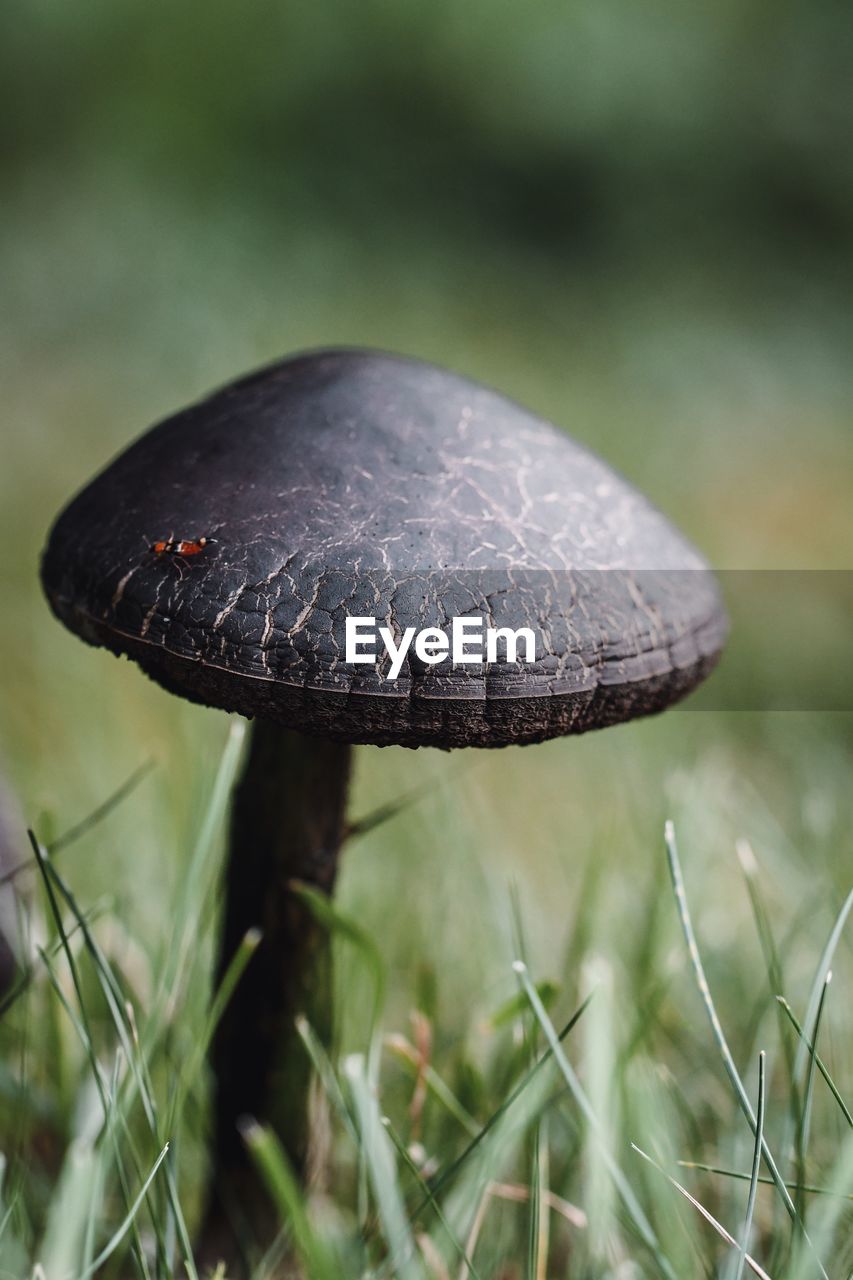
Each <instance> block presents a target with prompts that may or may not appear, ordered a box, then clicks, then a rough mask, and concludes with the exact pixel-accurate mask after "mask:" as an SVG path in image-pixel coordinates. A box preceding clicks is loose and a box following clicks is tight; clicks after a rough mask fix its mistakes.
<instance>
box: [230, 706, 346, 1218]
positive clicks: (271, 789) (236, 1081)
mask: <svg viewBox="0 0 853 1280" xmlns="http://www.w3.org/2000/svg"><path fill="white" fill-rule="evenodd" d="M350 755H351V748H350V747H349V746H348V745H345V744H342V743H337V742H330V741H328V740H327V739H325V738H313V737H308V736H306V735H304V734H301V733H297V732H294V731H292V730H289V729H283V728H280V727H279V726H278V725H275V724H271V723H269V722H267V721H263V720H257V721H255V723H254V725H253V727H252V732H251V740H250V746H249V752H248V756H247V759H246V763H245V767H244V771H243V775H242V778H241V779H240V782H239V784H238V787H237V790H236V792H235V796H234V803H233V808H232V813H231V831H230V845H229V851H228V865H227V868H226V872H225V882H224V888H225V908H224V920H223V926H222V940H221V944H220V956H219V970H218V979H219V980H221V978H222V977H223V975H224V974H225V972H226V970H227V968H228V965H229V964H230V962H231V960H232V959H233V957H234V954H235V952H236V950H237V948H238V947H239V946H240V944H241V942H242V940H243V939H244V937H245V935H246V932H247V931H248V930H249V929H254V928H257V929H260V931H261V933H262V938H261V942H260V944H259V946H258V949H257V951H256V952H255V954H254V955H253V957H252V959H251V960H250V962H249V964H248V967H247V969H246V971H245V973H244V974H243V976H242V978H241V980H240V984H239V986H238V988H237V991H236V992H235V995H234V997H233V998H232V999H231V1001H230V1002H229V1004H228V1007H227V1009H226V1011H225V1014H224V1016H223V1018H222V1020H221V1021H220V1023H219V1026H218V1028H217V1031H216V1035H215V1038H214V1042H213V1048H212V1055H211V1056H212V1066H213V1074H214V1080H215V1090H216V1095H215V1103H214V1127H215V1147H214V1165H213V1179H214V1182H213V1195H212V1202H211V1214H215V1215H216V1217H220V1214H222V1215H225V1216H227V1217H228V1218H229V1219H231V1221H232V1222H233V1223H234V1225H235V1227H238V1225H239V1224H238V1221H237V1220H238V1219H244V1224H243V1225H245V1226H247V1227H248V1228H249V1229H250V1231H251V1233H252V1234H254V1235H257V1234H258V1232H261V1233H262V1234H263V1235H266V1234H267V1224H268V1222H269V1220H270V1212H269V1205H268V1201H267V1197H266V1195H265V1193H264V1191H263V1190H262V1188H261V1186H260V1184H259V1181H258V1180H257V1178H256V1175H255V1173H254V1170H253V1168H252V1166H251V1163H250V1158H249V1157H248V1154H247V1152H246V1148H245V1145H244V1143H243V1140H242V1138H241V1136H240V1131H239V1127H238V1126H239V1122H240V1121H241V1120H242V1119H243V1118H244V1117H246V1116H251V1117H254V1118H255V1119H256V1120H258V1121H259V1122H260V1123H262V1124H267V1125H269V1126H270V1127H271V1128H272V1129H273V1130H274V1131H275V1133H276V1134H277V1135H278V1138H279V1139H280V1141H281V1143H282V1145H283V1146H284V1149H285V1151H286V1152H287V1155H288V1156H289V1158H290V1160H291V1162H292V1164H293V1166H294V1168H295V1170H296V1171H297V1173H299V1174H301V1173H304V1171H305V1167H306V1160H307V1156H308V1139H309V1132H308V1093H309V1085H310V1079H311V1066H310V1062H309V1060H308V1056H307V1054H306V1052H305V1048H304V1045H303V1044H302V1043H301V1042H300V1041H299V1039H298V1033H297V1031H296V1028H295V1019H296V1017H297V1016H298V1015H299V1014H304V1015H305V1017H306V1018H307V1019H308V1021H309V1022H310V1023H311V1025H312V1026H313V1028H314V1030H315V1032H316V1033H317V1035H318V1036H319V1037H320V1039H321V1040H322V1042H323V1043H324V1044H328V1043H329V1041H330V1039H331V1034H332V965H331V945H330V939H329V936H328V933H327V931H326V930H325V929H324V928H323V926H322V925H320V924H318V923H317V921H316V920H315V918H314V917H313V915H312V913H311V911H310V910H309V909H308V907H307V906H306V905H305V903H304V902H302V901H300V899H299V898H298V897H296V895H295V894H294V893H293V891H292V885H293V882H294V881H301V882H303V883H305V884H307V885H310V886H312V887H313V888H316V889H319V890H320V891H321V892H323V893H325V894H329V895H331V893H332V891H333V889H334V884H335V875H336V872H337V866H338V854H339V852H340V847H341V843H342V841H343V838H344V811H345V806H346V796H347V784H348V781H349V772H350ZM265 1206H266V1207H265ZM220 1222H221V1218H220ZM267 1243H268V1241H267Z"/></svg>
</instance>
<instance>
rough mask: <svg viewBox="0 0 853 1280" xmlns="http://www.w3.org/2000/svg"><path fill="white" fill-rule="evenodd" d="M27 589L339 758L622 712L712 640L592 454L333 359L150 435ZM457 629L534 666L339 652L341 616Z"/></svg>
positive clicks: (426, 369) (677, 569)
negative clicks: (529, 647) (461, 620)
mask: <svg viewBox="0 0 853 1280" xmlns="http://www.w3.org/2000/svg"><path fill="white" fill-rule="evenodd" d="M202 540H204V541H203V542H202ZM181 542H184V543H185V544H186V547H187V552H186V554H178V553H176V551H175V549H177V551H178V552H180V550H181V548H180V547H179V546H178V544H179V543H181ZM155 543H166V544H167V545H168V547H169V552H168V553H166V554H157V553H156V552H154V551H153V550H152V547H153V546H154V544H155ZM42 578H43V583H44V587H45V591H46V593H47V596H48V599H49V601H50V603H51V606H52V608H53V609H54V611H55V612H56V614H57V615H58V616H59V617H60V618H61V619H62V621H63V622H65V623H66V625H68V626H69V627H70V628H71V629H72V630H73V631H75V632H77V633H78V634H79V635H81V636H82V637H83V638H84V639H86V640H88V641H89V642H91V643H93V644H98V645H104V646H106V647H107V648H109V649H111V650H112V651H113V652H115V653H124V654H127V655H129V656H130V657H132V658H134V659H135V660H136V661H137V662H138V663H139V665H140V666H142V667H143V669H144V670H145V671H146V672H148V674H149V675H151V676H152V677H153V678H154V679H155V680H157V681H158V682H159V683H160V684H162V685H164V686H165V687H166V688H168V689H170V690H172V691H173V692H177V693H180V694H181V695H183V696H185V697H188V698H190V699H192V700H194V701H199V702H203V703H207V704H209V705H213V706H217V707H221V708H224V709H226V710H230V711H238V712H241V713H242V714H244V715H250V716H254V715H257V716H262V717H265V718H268V719H271V720H274V721H277V722H279V723H281V724H283V725H287V726H290V727H294V728H299V729H302V730H305V731H307V732H313V733H320V734H324V735H326V736H329V737H332V738H338V739H342V740H345V741H352V742H374V743H379V744H386V743H402V744H404V745H408V746H419V745H429V744H432V745H438V746H464V745H477V746H500V745H505V744H507V743H511V742H531V741H539V740H541V739H544V738H548V737H553V736H556V735H557V734H563V733H576V732H582V731H584V730H586V729H590V728H596V727H601V726H603V725H606V724H612V723H615V722H617V721H620V720H626V719H630V718H632V717H633V716H636V715H643V714H648V713H650V712H653V711H658V710H660V709H662V708H663V707H664V706H666V705H668V704H669V703H671V702H673V701H674V700H676V699H677V698H680V697H681V696H683V695H684V694H685V693H687V692H688V691H689V690H690V689H691V688H693V686H694V685H695V684H697V683H698V682H699V681H700V680H701V679H702V678H703V677H704V676H705V675H706V674H707V672H708V671H709V670H710V668H711V666H712V665H713V663H714V661H715V660H716V657H717V656H718V654H719V651H720V649H721V647H722V644H723V641H724V638H725V632H726V620H725V614H724V611H723V608H722V606H721V603H720V598H719V594H718V590H717V587H716V584H715V582H714V580H713V577H712V575H711V574H710V572H709V571H708V568H707V565H706V564H705V562H704V560H703V559H702V558H701V557H700V555H699V554H698V552H696V551H695V549H694V548H693V547H692V546H691V545H690V544H689V543H688V542H687V541H686V540H685V539H684V538H683V537H682V536H681V535H680V534H679V533H678V532H677V531H676V530H675V529H674V528H673V527H672V525H671V524H670V523H669V522H668V521H667V520H666V519H665V518H664V517H663V516H662V515H661V514H660V512H659V511H657V510H656V509H655V508H654V507H653V506H652V505H651V504H650V503H649V502H648V501H647V500H646V499H645V498H643V497H642V496H641V495H640V494H639V493H637V492H636V491H635V490H634V489H632V488H631V487H630V486H629V485H628V484H627V483H626V482H625V481H624V480H623V479H621V477H619V476H618V475H616V474H615V473H614V472H613V471H612V470H611V469H610V468H609V467H607V466H606V464H605V463H604V462H602V461H601V460H600V459H599V458H597V457H596V456H595V455H594V454H592V453H591V452H589V451H588V450H587V449H585V448H583V447H582V446H580V445H579V444H577V443H576V442H574V441H573V440H571V439H570V438H569V437H568V436H566V435H565V434H563V433H562V432H560V431H558V430H557V429H556V428H554V427H553V426H551V425H550V424H549V423H547V422H545V421H543V420H542V419H540V418H537V417H536V416H535V415H533V414H531V413H529V412H528V411H526V410H525V409H523V408H521V407H520V406H519V405H517V404H515V403H513V402H512V401H510V400H508V399H506V398H505V397H503V396H502V395H500V394H498V393H497V392H495V391H492V390H490V389H488V388H486V387H484V386H481V385H479V384H477V383H474V382H471V381H470V380H468V379H466V378H463V377H460V376H459V375H456V374H453V373H449V372H447V371H445V370H443V369H439V368H436V367H434V366H431V365H428V364H424V363H421V362H419V361H416V360H411V359H407V358H402V357H397V356H389V355H384V354H381V353H376V352H369V351H357V350H334V351H319V352H313V353H308V354H306V355H300V356H296V357H293V358H291V359H288V360H284V361H281V362H280V363H278V364H276V365H273V366H272V367H270V368H267V369H264V370H261V371H260V372H258V373H256V374H253V375H250V376H249V377H247V378H243V379H241V380H240V381H239V382H236V383H234V384H232V385H231V386H228V387H225V388H224V389H222V390H220V391H218V392H216V393H215V394H214V395H212V396H211V397H210V398H208V399H206V400H204V401H202V402H201V403H199V404H196V405H193V406H192V407H190V408H188V409H186V410H184V411H183V412H182V413H178V414H176V415H175V416H173V417H171V418H169V419H167V420H166V421H165V422H162V423H160V424H159V425H158V426H155V427H154V428H152V429H151V430H150V431H148V432H147V433H146V434H145V435H143V436H142V437H140V438H139V439H138V440H137V441H136V442H135V443H134V444H132V445H131V446H130V447H129V448H128V449H127V450H126V451H125V452H124V453H122V454H121V455H120V456H119V457H118V458H116V459H115V460H114V461H113V462H112V463H110V465H109V466H107V467H106V469H105V470H104V471H102V472H101V474H100V475H98V476H97V477H96V478H95V479H94V480H93V481H92V483H91V484H89V485H88V486H87V487H86V488H85V489H83V491H82V492H81V493H80V494H78V495H77V497H75V498H74V499H73V500H72V502H71V503H70V504H69V505H68V507H66V509H65V510H64V511H63V512H62V514H61V515H60V516H59V518H58V520H57V521H56V524H55V525H54V527H53V529H52V531H51V534H50V537H49V541H48V545H47V548H46V551H45V554H44V559H43V564H42ZM475 615H476V616H483V618H484V619H485V620H486V623H487V625H491V626H496V627H510V628H512V629H518V628H520V627H523V626H527V627H531V628H532V629H533V630H534V632H535V634H536V638H537V645H536V654H537V660H536V662H535V663H534V664H532V665H529V666H528V665H516V664H512V663H508V662H506V661H498V662H496V663H492V664H485V663H478V664H471V665H465V666H455V667H454V666H451V664H450V663H449V662H448V663H443V664H441V665H435V666H427V665H426V664H424V663H422V662H419V660H418V659H417V657H416V656H415V654H414V652H413V651H412V652H411V653H410V656H409V658H408V659H407V661H406V663H405V664H404V667H403V669H402V670H401V672H400V676H399V678H398V679H397V680H396V681H392V680H389V679H388V671H387V663H385V665H384V666H383V665H382V664H380V665H379V666H378V667H374V666H367V665H359V666H354V665H351V664H347V663H346V662H345V660H344V658H345V650H344V628H345V622H346V618H347V617H348V616H371V617H376V618H377V620H378V625H384V626H389V627H390V628H391V629H392V630H393V631H394V633H395V635H398V636H399V635H400V634H401V633H402V632H403V630H404V629H405V628H406V627H409V626H414V627H415V628H416V630H420V629H421V628H424V627H429V626H435V627H438V628H439V629H442V630H444V631H445V632H446V631H447V630H448V628H449V626H450V620H451V619H452V617H454V616H475Z"/></svg>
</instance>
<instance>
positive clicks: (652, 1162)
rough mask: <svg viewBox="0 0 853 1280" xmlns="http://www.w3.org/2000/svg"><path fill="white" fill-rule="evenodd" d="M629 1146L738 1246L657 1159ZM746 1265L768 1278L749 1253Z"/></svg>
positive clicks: (719, 1231) (768, 1279) (761, 1279)
mask: <svg viewBox="0 0 853 1280" xmlns="http://www.w3.org/2000/svg"><path fill="white" fill-rule="evenodd" d="M631 1146H632V1147H633V1148H634V1150H635V1151H636V1153H637V1155H638V1156H642V1157H643V1159H644V1160H648V1162H649V1164H650V1165H651V1166H652V1168H653V1169H657V1171H658V1173H661V1174H663V1176H664V1177H665V1178H666V1180H667V1182H669V1183H670V1184H671V1185H672V1186H673V1187H675V1189H676V1191H678V1192H679V1193H680V1194H681V1195H683V1196H684V1198H685V1200H688V1201H689V1202H690V1204H692V1205H693V1208H694V1209H695V1210H696V1211H697V1213H701V1215H702V1217H703V1218H704V1219H705V1221H706V1222H708V1223H710V1225H711V1226H712V1227H713V1228H714V1230H715V1231H716V1232H717V1234H718V1235H720V1236H722V1238H723V1240H725V1242H726V1244H730V1245H733V1246H734V1247H735V1248H737V1247H738V1243H737V1240H735V1238H734V1236H733V1235H732V1234H731V1232H730V1231H726V1228H725V1227H724V1226H723V1224H722V1223H721V1222H718V1221H717V1219H716V1218H715V1217H714V1215H713V1214H712V1213H709V1212H708V1210H707V1209H706V1208H705V1206H704V1205H703V1204H700V1202H699V1201H698V1200H697V1199H696V1197H695V1196H692V1195H691V1194H690V1192H689V1191H688V1190H687V1188H686V1187H682V1185H681V1183H680V1182H676V1180H675V1178H671V1177H670V1175H669V1174H668V1173H667V1171H666V1169H663V1168H661V1166H660V1165H659V1164H658V1162H657V1160H653V1159H652V1157H651V1156H650V1155H648V1154H647V1153H646V1152H645V1151H643V1150H642V1149H641V1148H640V1147H638V1146H637V1144H636V1143H635V1142H632V1143H631ZM746 1265H747V1266H748V1267H749V1268H750V1270H751V1271H752V1272H753V1273H754V1274H755V1275H757V1276H758V1278H759V1280H770V1276H769V1275H768V1274H767V1272H766V1271H765V1270H764V1268H763V1267H761V1266H759V1264H758V1263H757V1262H756V1261H755V1259H754V1258H751V1257H750V1256H749V1254H747V1255H746Z"/></svg>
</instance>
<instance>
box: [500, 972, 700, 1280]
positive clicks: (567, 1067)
mask: <svg viewBox="0 0 853 1280" xmlns="http://www.w3.org/2000/svg"><path fill="white" fill-rule="evenodd" d="M513 969H514V970H515V972H516V973H517V974H518V976H519V979H520V981H521V984H522V986H523V987H524V990H525V992H526V994H527V998H528V1000H529V1001H530V1007H531V1008H532V1010H533V1012H534V1014H535V1015H536V1019H537V1021H538V1023H539V1025H540V1027H541V1028H542V1031H543V1032H544V1035H545V1039H546V1040H547V1041H548V1044H549V1046H550V1048H551V1051H552V1053H553V1054H554V1058H555V1060H556V1062H557V1065H558V1067H559V1068H560V1070H561V1071H562V1073H563V1076H564V1077H565V1080H566V1083H567V1084H568V1086H569V1089H570V1090H571V1092H572V1096H573V1097H574V1100H575V1102H576V1104H577V1106H578V1108H579V1110H580V1111H581V1112H582V1114H583V1116H584V1118H585V1120H586V1122H587V1124H588V1125H589V1127H590V1130H591V1131H592V1132H593V1133H594V1134H595V1135H596V1137H597V1138H599V1139H600V1138H601V1132H600V1126H599V1122H598V1117H597V1116H596V1114H595V1112H594V1111H593V1109H592V1107H591V1106H590V1103H589V1100H588V1098H587V1096H586V1094H585V1093H584V1091H583V1088H582V1087H581V1083H580V1081H579V1080H578V1078H577V1076H576V1075H575V1072H574V1069H573V1068H572V1066H571V1064H570V1062H569V1060H568V1058H567V1057H566V1055H565V1053H564V1052H563V1048H562V1045H561V1044H560V1041H559V1040H558V1038H557V1032H556V1031H555V1029H554V1025H553V1023H552V1022H551V1019H550V1018H549V1017H548V1014H547V1012H546V1010H545V1007H544V1005H543V1004H542V1001H541V1000H540V999H539V996H538V994H537V992H536V988H535V987H534V985H533V983H532V982H531V980H530V975H529V973H528V972H527V966H526V965H525V964H524V962H523V961H522V960H516V962H515V964H514V965H513ZM601 1159H602V1162H603V1164H604V1165H605V1166H606V1168H607V1170H608V1172H609V1174H610V1177H611V1178H612V1179H613V1183H614V1185H615V1187H616V1190H617V1192H618V1193H619V1196H620V1197H621V1199H622V1202H623V1204H624V1205H625V1208H626V1209H627V1211H628V1214H629V1215H630V1217H631V1219H632V1220H633V1222H634V1225H635V1227H636V1228H637V1231H638V1232H639V1234H640V1236H641V1238H642V1239H643V1241H644V1242H645V1244H646V1246H647V1248H648V1249H649V1250H650V1252H651V1253H652V1254H653V1256H654V1258H655V1261H656V1262H657V1264H658V1266H659V1267H660V1269H661V1271H662V1272H663V1274H664V1275H665V1276H667V1277H668V1280H677V1277H676V1275H675V1272H674V1271H673V1269H672V1266H671V1265H670V1262H669V1260H668V1259H667V1257H666V1256H665V1254H664V1252H663V1250H662V1248H661V1245H660V1242H659V1240H658V1238H657V1236H656V1235H655V1231H654V1228H653V1227H652V1224H651V1223H650V1222H649V1220H648V1218H647V1217H646V1214H645V1212H644V1210H643V1208H642V1206H641V1204H640V1202H639V1200H638V1199H637V1197H636V1195H635V1194H634V1190H633V1188H632V1187H631V1185H630V1183H629V1182H628V1179H627V1178H626V1177H625V1174H624V1173H623V1172H622V1170H621V1169H620V1167H619V1165H618V1164H617V1163H616V1161H615V1160H614V1158H613V1156H612V1155H611V1154H610V1151H609V1150H608V1148H607V1145H606V1144H605V1143H604V1142H602V1143H601Z"/></svg>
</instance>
